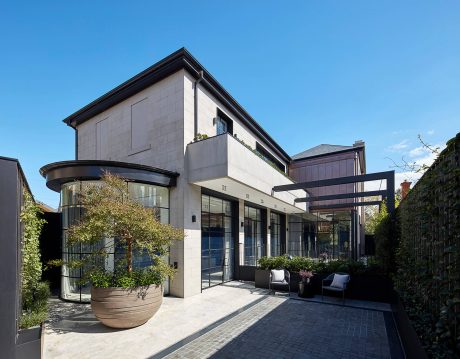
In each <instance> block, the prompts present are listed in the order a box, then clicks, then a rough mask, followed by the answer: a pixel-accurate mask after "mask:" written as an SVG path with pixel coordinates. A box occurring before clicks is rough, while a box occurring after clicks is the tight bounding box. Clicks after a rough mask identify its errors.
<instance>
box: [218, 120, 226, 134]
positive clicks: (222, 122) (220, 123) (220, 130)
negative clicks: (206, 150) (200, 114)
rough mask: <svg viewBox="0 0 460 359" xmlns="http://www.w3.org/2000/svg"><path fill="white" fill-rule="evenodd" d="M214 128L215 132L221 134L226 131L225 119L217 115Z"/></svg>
mask: <svg viewBox="0 0 460 359" xmlns="http://www.w3.org/2000/svg"><path fill="white" fill-rule="evenodd" d="M216 129H217V134H218V135H221V134H223V133H227V129H228V126H227V121H225V120H224V119H223V118H220V117H217V119H216Z"/></svg>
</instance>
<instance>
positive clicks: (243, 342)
mask: <svg viewBox="0 0 460 359" xmlns="http://www.w3.org/2000/svg"><path fill="white" fill-rule="evenodd" d="M265 299H268V300H262V301H260V302H259V303H257V304H256V305H252V306H250V307H248V308H247V309H246V310H244V311H242V312H241V311H240V312H239V313H238V314H237V315H234V316H232V317H230V318H228V319H227V320H225V322H221V323H219V324H218V325H212V326H211V328H209V330H206V328H204V329H203V330H202V331H200V332H201V333H200V335H199V336H194V337H190V338H187V339H186V340H183V341H181V343H176V345H174V346H172V347H170V348H168V349H166V350H164V351H163V352H161V353H158V354H157V355H154V356H153V358H160V357H164V356H167V357H168V358H209V357H211V358H217V359H220V358H232V359H233V358H251V359H253V358H264V359H267V358H277V359H278V358H319V359H321V358H358V359H359V358H363V359H364V358H366V359H368V358H375V359H377V358H398V359H399V358H403V357H404V355H403V352H402V350H401V347H400V344H399V337H398V334H397V331H396V328H395V326H394V322H393V318H392V314H391V312H384V311H380V310H368V309H360V308H350V307H344V306H338V305H330V304H322V303H314V302H310V303H308V302H304V301H300V300H284V299H283V298H273V297H265Z"/></svg>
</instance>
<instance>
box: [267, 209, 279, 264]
mask: <svg viewBox="0 0 460 359" xmlns="http://www.w3.org/2000/svg"><path fill="white" fill-rule="evenodd" d="M281 254H282V243H281V215H280V214H278V213H274V212H271V213H270V255H271V256H272V257H276V256H280V255H281Z"/></svg>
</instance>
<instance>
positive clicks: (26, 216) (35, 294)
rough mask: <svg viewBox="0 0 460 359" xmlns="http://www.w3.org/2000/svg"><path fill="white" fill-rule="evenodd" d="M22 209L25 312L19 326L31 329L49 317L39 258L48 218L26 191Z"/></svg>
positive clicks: (22, 289) (23, 297) (22, 273)
mask: <svg viewBox="0 0 460 359" xmlns="http://www.w3.org/2000/svg"><path fill="white" fill-rule="evenodd" d="M23 198H24V203H23V208H22V212H21V224H22V228H23V235H22V253H21V254H22V270H21V299H22V315H21V318H20V324H19V325H20V327H21V328H28V327H31V326H34V325H38V324H40V323H41V322H43V321H44V320H45V319H46V316H47V299H48V296H49V288H48V284H47V283H44V282H41V281H40V280H41V276H42V263H41V258H40V243H39V237H40V233H41V231H42V228H43V225H44V224H45V222H46V221H45V220H44V219H43V218H42V214H43V212H42V211H41V210H40V208H39V207H38V205H37V204H36V203H35V201H34V200H33V198H32V195H31V194H30V193H29V192H27V191H24V192H23Z"/></svg>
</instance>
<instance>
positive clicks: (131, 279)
mask: <svg viewBox="0 0 460 359" xmlns="http://www.w3.org/2000/svg"><path fill="white" fill-rule="evenodd" d="M89 280H90V282H91V284H92V285H93V286H94V287H98V288H109V287H117V288H135V287H144V286H148V285H151V284H154V285H161V284H162V283H163V276H162V273H160V272H159V271H158V270H156V269H155V268H145V269H138V270H133V271H132V272H126V271H120V272H115V273H113V272H108V271H92V272H91V274H90V277H89Z"/></svg>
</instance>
